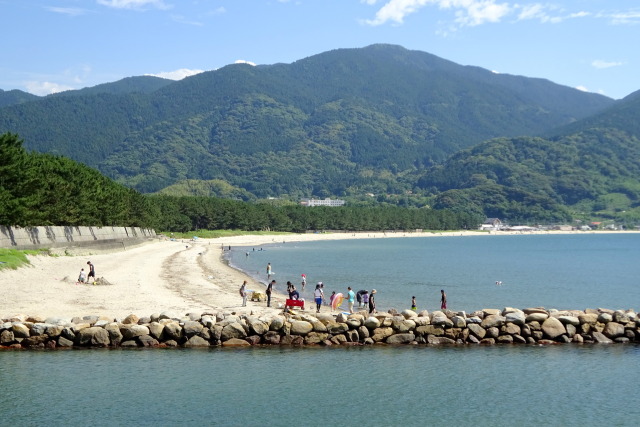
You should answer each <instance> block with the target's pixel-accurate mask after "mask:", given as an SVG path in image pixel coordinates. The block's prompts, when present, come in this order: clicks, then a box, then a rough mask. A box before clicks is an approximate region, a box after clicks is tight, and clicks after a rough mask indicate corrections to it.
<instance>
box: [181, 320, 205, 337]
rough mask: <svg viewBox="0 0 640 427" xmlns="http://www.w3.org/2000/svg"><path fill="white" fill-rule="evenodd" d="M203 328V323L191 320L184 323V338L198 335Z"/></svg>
mask: <svg viewBox="0 0 640 427" xmlns="http://www.w3.org/2000/svg"><path fill="white" fill-rule="evenodd" d="M202 328H204V326H203V325H202V323H200V322H196V321H194V320H190V321H188V322H184V325H183V326H182V332H183V333H184V336H186V337H187V338H191V337H192V336H194V335H198V334H199V333H200V331H201V330H202Z"/></svg>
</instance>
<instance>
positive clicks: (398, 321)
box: [0, 307, 640, 349]
mask: <svg viewBox="0 0 640 427" xmlns="http://www.w3.org/2000/svg"><path fill="white" fill-rule="evenodd" d="M637 342H640V317H639V316H638V314H636V313H635V312H633V311H632V310H626V311H625V310H609V309H602V308H600V309H586V310H584V311H575V310H569V311H559V310H554V309H549V310H546V309H544V308H527V309H524V310H520V309H516V308H510V307H507V308H504V309H502V310H498V309H484V310H480V311H476V312H473V313H470V314H467V313H465V312H453V311H449V310H445V311H434V312H432V313H428V312H427V311H422V312H420V313H416V312H414V311H411V310H405V311H402V312H401V313H398V312H396V311H395V310H390V311H389V312H387V313H382V312H381V313H375V314H374V315H369V314H368V313H366V312H360V313H355V314H351V315H345V314H343V313H339V314H337V315H336V314H331V313H317V314H316V313H305V312H299V313H283V314H279V315H262V316H254V315H251V314H249V315H246V314H236V313H235V312H224V311H220V312H217V313H204V314H195V313H189V314H186V315H184V316H182V315H176V314H174V313H169V312H165V313H162V314H154V315H151V316H150V317H138V316H136V315H134V314H131V315H129V316H127V317H126V318H124V319H120V320H118V319H112V318H105V317H101V316H85V317H82V318H79V317H76V318H73V319H58V318H48V319H44V318H41V317H37V316H15V317H13V318H7V319H2V323H0V349H44V348H48V349H55V348H74V347H75V348H80V347H94V348H96V347H103V348H104V347H112V348H113V347H122V348H124V347H209V346H224V347H226V346H252V345H274V346H281V345H290V346H303V345H304V346H318V345H320V346H334V345H374V344H375V345H403V344H404V345H406V344H409V345H421V344H428V345H495V344H537V345H540V344H560V343H579V344H583V343H598V344H608V343H637Z"/></svg>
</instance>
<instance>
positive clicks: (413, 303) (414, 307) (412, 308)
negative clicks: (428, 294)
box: [411, 296, 418, 311]
mask: <svg viewBox="0 0 640 427" xmlns="http://www.w3.org/2000/svg"><path fill="white" fill-rule="evenodd" d="M411 310H413V311H417V310H418V307H416V297H415V296H412V297H411Z"/></svg>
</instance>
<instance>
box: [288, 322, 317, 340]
mask: <svg viewBox="0 0 640 427" xmlns="http://www.w3.org/2000/svg"><path fill="white" fill-rule="evenodd" d="M312 330H313V325H312V324H311V323H309V322H305V321H304V320H294V321H293V322H291V334H292V335H303V336H304V335H307V334H308V333H309V332H311V331H312Z"/></svg>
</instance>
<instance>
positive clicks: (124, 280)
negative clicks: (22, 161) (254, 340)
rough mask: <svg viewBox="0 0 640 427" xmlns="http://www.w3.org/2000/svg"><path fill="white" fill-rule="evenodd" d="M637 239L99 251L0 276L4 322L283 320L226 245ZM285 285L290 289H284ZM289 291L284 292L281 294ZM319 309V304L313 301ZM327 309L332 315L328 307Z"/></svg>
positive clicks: (169, 245)
mask: <svg viewBox="0 0 640 427" xmlns="http://www.w3.org/2000/svg"><path fill="white" fill-rule="evenodd" d="M585 233H588V234H610V233H616V234H623V233H626V234H629V233H638V231H587V232H584V231H540V232H531V231H526V232H521V231H512V232H508V231H507V232H502V231H501V232H482V231H452V232H406V233H405V232H397V233H382V232H381V233H371V232H369V233H366V232H365V233H348V232H347V233H305V234H290V235H278V236H277V237H274V236H273V235H243V236H232V237H220V238H215V239H197V240H194V241H191V240H186V239H185V240H176V241H171V240H169V239H165V240H162V241H158V242H151V243H147V244H144V245H141V246H137V247H134V248H130V249H127V250H122V251H116V252H113V251H105V252H100V251H97V250H95V251H92V253H91V254H83V255H75V256H29V260H30V262H31V265H29V266H25V267H21V268H19V269H17V270H3V271H2V272H0V289H1V290H2V292H3V295H4V296H3V298H2V301H0V319H5V318H12V317H17V316H41V317H45V318H46V317H61V318H73V317H77V316H87V315H101V316H105V317H109V318H112V319H117V318H120V319H122V318H125V317H126V316H128V315H129V314H132V313H162V312H174V313H181V314H185V313H198V314H202V313H211V312H214V311H228V312H235V313H237V314H244V315H249V314H254V315H275V314H278V313H280V312H281V311H282V309H281V308H278V303H283V302H284V299H285V296H284V294H283V293H282V292H277V293H276V294H277V295H276V294H274V298H272V307H271V308H268V307H266V303H265V302H251V301H249V300H248V301H247V306H246V307H242V306H241V302H242V298H241V297H240V296H239V293H238V289H239V287H240V285H241V284H242V282H243V281H244V280H247V281H248V286H247V287H248V289H252V290H260V291H262V290H264V288H265V285H264V283H262V282H259V281H258V280H256V279H254V278H252V277H250V276H248V275H246V274H245V273H244V272H242V271H241V270H238V269H236V268H234V267H232V266H231V265H229V263H228V261H227V260H226V259H225V257H224V252H223V251H222V250H221V247H225V248H226V247H228V246H232V247H250V246H261V245H266V244H271V243H277V242H278V241H282V240H284V241H286V242H309V241H323V240H324V241H326V240H345V239H372V238H374V239H381V238H411V237H453V236H456V237H460V236H508V235H551V234H585ZM89 260H90V261H91V262H92V263H93V264H94V265H95V266H96V272H97V277H98V278H100V277H103V278H104V279H105V280H106V281H107V282H108V283H110V284H109V285H97V286H91V285H85V284H80V285H76V278H77V276H78V273H79V271H80V268H86V267H87V265H86V263H87V261H89ZM280 286H283V285H282V284H280ZM279 290H281V288H280V289H279ZM308 305H313V301H308ZM321 311H322V312H329V307H326V306H323V309H322V310H321Z"/></svg>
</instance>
